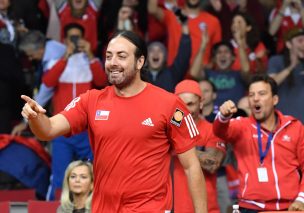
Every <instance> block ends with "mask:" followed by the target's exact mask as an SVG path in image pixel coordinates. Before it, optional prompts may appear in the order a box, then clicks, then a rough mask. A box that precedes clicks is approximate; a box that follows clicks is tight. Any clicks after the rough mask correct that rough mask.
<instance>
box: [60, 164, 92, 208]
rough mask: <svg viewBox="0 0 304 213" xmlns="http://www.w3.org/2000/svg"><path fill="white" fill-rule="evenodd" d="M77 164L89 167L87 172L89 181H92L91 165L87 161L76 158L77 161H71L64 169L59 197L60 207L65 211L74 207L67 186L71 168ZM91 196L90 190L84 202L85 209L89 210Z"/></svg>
mask: <svg viewBox="0 0 304 213" xmlns="http://www.w3.org/2000/svg"><path fill="white" fill-rule="evenodd" d="M79 166H86V167H87V168H88V169H89V173H90V176H91V183H93V182H94V175H93V166H92V164H91V163H90V162H89V161H82V160H77V161H73V162H71V163H70V164H69V166H68V167H67V168H66V170H65V174H64V180H63V187H62V193H61V199H60V203H61V207H62V210H63V211H64V212H66V211H67V212H70V211H71V212H72V211H73V209H74V203H73V196H72V193H71V192H70V187H69V178H70V175H71V172H72V170H73V169H74V168H76V167H79ZM92 196H93V191H91V192H90V194H89V196H88V198H87V200H86V203H85V209H86V211H89V212H90V210H91V202H92Z"/></svg>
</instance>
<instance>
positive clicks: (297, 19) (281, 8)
mask: <svg viewBox="0 0 304 213" xmlns="http://www.w3.org/2000/svg"><path fill="white" fill-rule="evenodd" d="M303 9H304V7H303V3H302V1H301V0H295V1H291V0H277V5H276V7H275V8H274V9H273V10H272V12H271V14H270V17H269V22H270V23H269V34H270V35H272V36H274V37H275V38H276V40H277V42H276V43H277V45H276V47H277V49H276V51H277V53H278V54H279V53H281V52H282V51H283V50H284V46H285V44H284V33H285V32H287V31H289V30H291V29H293V28H295V27H298V28H301V27H303V26H304V13H303Z"/></svg>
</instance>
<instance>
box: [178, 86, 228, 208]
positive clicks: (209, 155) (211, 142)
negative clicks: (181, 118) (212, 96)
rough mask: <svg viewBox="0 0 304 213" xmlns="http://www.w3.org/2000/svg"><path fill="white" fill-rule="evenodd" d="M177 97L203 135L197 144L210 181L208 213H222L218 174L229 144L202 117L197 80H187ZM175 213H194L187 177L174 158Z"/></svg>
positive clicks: (206, 175)
mask: <svg viewBox="0 0 304 213" xmlns="http://www.w3.org/2000/svg"><path fill="white" fill-rule="evenodd" d="M175 94H176V95H178V96H179V97H180V98H181V99H182V101H183V102H184V103H185V104H186V106H187V108H188V110H189V111H190V112H191V115H192V117H193V120H194V122H195V123H196V125H197V127H198V129H199V131H201V132H202V133H203V134H201V135H200V136H201V138H200V140H199V141H198V143H197V151H196V152H197V156H198V158H199V160H200V163H201V167H202V169H203V170H204V175H205V178H206V179H205V180H206V189H207V202H208V213H219V212H220V209H219V206H218V202H217V190H216V173H215V171H216V170H217V169H218V167H219V166H220V163H221V162H222V160H223V158H224V156H225V152H226V149H225V144H224V143H223V142H222V140H221V139H219V138H218V137H216V136H215V135H214V134H213V132H212V124H210V123H209V122H208V121H206V120H205V119H202V118H200V117H199V115H200V110H201V109H202V99H203V98H202V92H201V89H200V86H199V84H198V83H197V82H196V81H193V80H183V81H181V82H180V83H179V84H177V85H176V87H175ZM174 212H176V213H192V212H194V208H193V204H192V202H191V197H190V194H189V191H188V188H187V179H186V175H185V173H184V171H183V169H182V166H181V164H180V162H179V160H178V159H177V158H176V157H174Z"/></svg>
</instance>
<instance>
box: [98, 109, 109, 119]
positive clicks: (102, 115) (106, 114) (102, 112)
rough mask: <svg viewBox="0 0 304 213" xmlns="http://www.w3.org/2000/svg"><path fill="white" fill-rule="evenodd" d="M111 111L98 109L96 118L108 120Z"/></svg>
mask: <svg viewBox="0 0 304 213" xmlns="http://www.w3.org/2000/svg"><path fill="white" fill-rule="evenodd" d="M109 115H110V111H105V110H96V114H95V120H108V119H109Z"/></svg>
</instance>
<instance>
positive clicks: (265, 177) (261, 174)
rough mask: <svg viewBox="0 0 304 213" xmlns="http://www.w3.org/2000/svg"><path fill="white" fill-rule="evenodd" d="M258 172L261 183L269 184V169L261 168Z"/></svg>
mask: <svg viewBox="0 0 304 213" xmlns="http://www.w3.org/2000/svg"><path fill="white" fill-rule="evenodd" d="M257 171H258V178H259V182H261V183H263V182H264V183H265V182H268V174H267V169H266V168H265V167H259V168H258V169H257Z"/></svg>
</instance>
